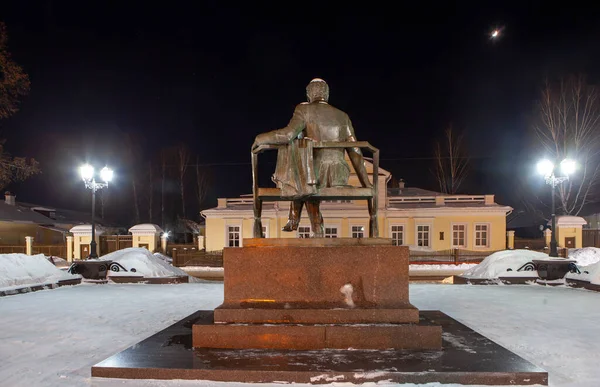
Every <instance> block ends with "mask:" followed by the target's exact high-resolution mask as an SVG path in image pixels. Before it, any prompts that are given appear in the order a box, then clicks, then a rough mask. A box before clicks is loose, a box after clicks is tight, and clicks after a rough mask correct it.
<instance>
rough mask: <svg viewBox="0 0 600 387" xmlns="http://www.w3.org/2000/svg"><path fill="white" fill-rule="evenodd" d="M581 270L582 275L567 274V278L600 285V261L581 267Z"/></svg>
mask: <svg viewBox="0 0 600 387" xmlns="http://www.w3.org/2000/svg"><path fill="white" fill-rule="evenodd" d="M577 263H579V262H577ZM579 270H580V271H581V274H577V273H567V278H570V279H576V280H581V281H589V282H590V283H592V284H594V285H600V261H599V262H596V263H593V264H591V265H587V266H579Z"/></svg>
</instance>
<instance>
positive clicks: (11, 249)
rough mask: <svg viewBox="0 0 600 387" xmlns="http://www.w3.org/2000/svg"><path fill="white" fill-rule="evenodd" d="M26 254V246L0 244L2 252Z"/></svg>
mask: <svg viewBox="0 0 600 387" xmlns="http://www.w3.org/2000/svg"><path fill="white" fill-rule="evenodd" d="M15 253H16V254H25V246H0V254H15Z"/></svg>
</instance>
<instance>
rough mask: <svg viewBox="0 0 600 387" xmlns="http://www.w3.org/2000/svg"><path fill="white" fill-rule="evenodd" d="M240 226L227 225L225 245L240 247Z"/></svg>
mask: <svg viewBox="0 0 600 387" xmlns="http://www.w3.org/2000/svg"><path fill="white" fill-rule="evenodd" d="M240 230H241V227H240V226H227V246H229V247H240Z"/></svg>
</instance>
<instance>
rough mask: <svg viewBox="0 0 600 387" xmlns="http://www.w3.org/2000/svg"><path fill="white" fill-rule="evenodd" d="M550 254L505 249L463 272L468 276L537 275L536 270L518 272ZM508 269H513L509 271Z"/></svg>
mask: <svg viewBox="0 0 600 387" xmlns="http://www.w3.org/2000/svg"><path fill="white" fill-rule="evenodd" d="M547 258H548V254H545V253H539V252H537V251H530V250H504V251H498V252H496V253H494V254H492V255H489V256H488V257H486V258H485V259H484V260H483V261H482V262H481V263H480V264H479V265H477V266H475V267H473V268H472V269H469V270H467V271H465V272H464V273H463V276H464V277H468V278H498V277H500V276H507V277H508V276H510V277H516V276H523V275H526V276H533V277H536V276H537V272H536V271H529V272H517V270H518V269H519V268H520V267H521V266H523V265H524V264H526V263H527V262H531V260H533V259H547ZM508 269H512V271H510V272H508V271H507V270H508Z"/></svg>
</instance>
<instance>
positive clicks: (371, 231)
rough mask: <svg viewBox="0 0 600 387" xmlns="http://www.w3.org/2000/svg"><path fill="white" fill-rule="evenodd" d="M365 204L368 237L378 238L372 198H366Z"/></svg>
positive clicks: (375, 213)
mask: <svg viewBox="0 0 600 387" xmlns="http://www.w3.org/2000/svg"><path fill="white" fill-rule="evenodd" d="M367 206H368V207H369V238H378V237H379V225H378V222H377V208H376V207H375V206H374V203H373V199H367Z"/></svg>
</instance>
